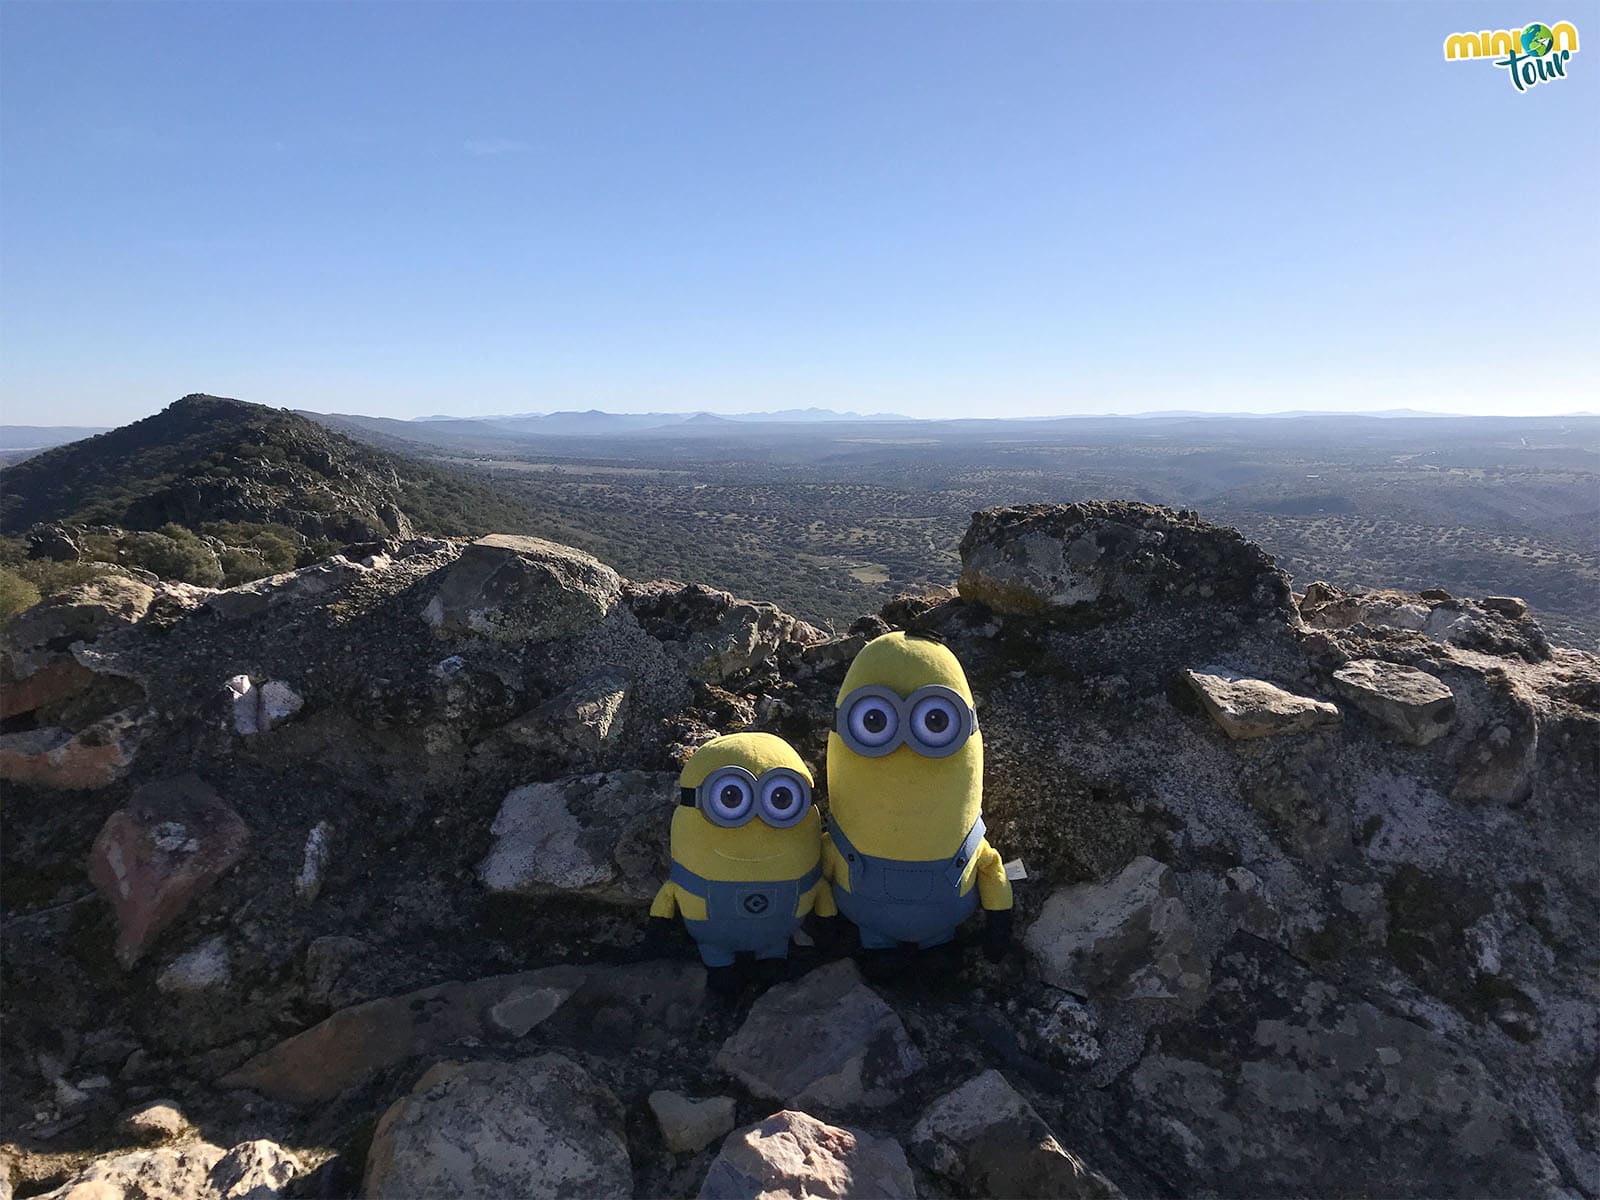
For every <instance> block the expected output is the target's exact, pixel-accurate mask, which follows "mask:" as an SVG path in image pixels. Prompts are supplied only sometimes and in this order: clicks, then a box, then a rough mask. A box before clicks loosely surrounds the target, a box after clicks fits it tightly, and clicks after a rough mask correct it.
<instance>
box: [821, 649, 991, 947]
mask: <svg viewBox="0 0 1600 1200" xmlns="http://www.w3.org/2000/svg"><path fill="white" fill-rule="evenodd" d="M828 806H829V814H830V817H829V824H828V836H827V839H826V842H825V844H824V847H823V869H824V873H825V874H826V876H827V878H828V880H829V882H831V883H832V885H833V895H834V901H835V903H836V904H837V905H838V907H839V910H840V911H841V912H843V913H844V915H845V916H847V917H849V918H850V919H851V920H852V921H853V922H855V924H856V926H857V928H858V929H859V930H860V931H861V945H862V947H863V949H867V950H887V949H890V948H893V947H896V946H899V945H901V944H904V943H910V944H913V945H915V946H917V947H919V948H928V947H932V946H939V945H943V944H944V943H946V942H948V941H950V940H951V939H952V938H953V937H954V936H955V931H956V928H957V927H958V926H959V925H960V924H961V923H962V922H963V921H965V920H966V919H967V918H968V917H969V916H971V915H972V913H973V912H974V911H976V909H977V907H978V905H979V903H980V902H981V903H982V905H983V908H984V909H985V910H986V912H987V914H988V915H987V918H986V922H987V923H986V926H985V929H984V938H983V949H984V954H985V956H986V957H987V958H989V959H990V960H991V961H996V960H998V959H999V958H1001V957H1002V956H1003V955H1004V954H1005V951H1006V947H1007V945H1008V944H1009V942H1010V939H1011V883H1010V881H1009V880H1008V879H1007V878H1006V872H1005V867H1004V865H1003V864H1002V863H1001V860H1000V855H999V854H998V853H997V852H996V851H995V849H994V848H993V847H992V846H990V845H989V843H988V841H986V840H985V838H984V826H983V815H982V808H983V735H982V734H981V733H979V731H978V717H977V713H976V711H975V710H974V709H973V705H972V690H971V689H970V688H969V687H968V686H967V677H966V674H965V672H963V671H962V669H961V664H960V662H958V661H957V659H956V656H955V655H954V654H952V653H951V652H950V651H949V650H948V649H947V648H946V647H945V646H944V645H943V644H942V643H941V642H939V641H937V640H935V639H933V638H929V637H926V636H919V635H917V634H907V633H889V634H884V635H883V636H882V637H879V638H874V639H873V640H872V641H871V642H869V643H868V644H867V645H866V646H865V647H863V648H862V650H861V652H860V653H859V654H857V655H856V658H855V661H854V662H853V663H851V664H850V670H849V671H848V672H847V673H846V675H845V678H844V684H843V685H842V686H841V687H840V689H839V695H838V700H837V703H836V706H835V711H834V728H833V732H832V733H830V734H829V735H828Z"/></svg>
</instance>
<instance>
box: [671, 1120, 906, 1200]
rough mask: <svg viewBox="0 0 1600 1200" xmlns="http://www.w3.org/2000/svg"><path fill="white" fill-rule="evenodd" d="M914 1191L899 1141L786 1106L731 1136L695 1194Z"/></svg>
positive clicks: (863, 1198)
mask: <svg viewBox="0 0 1600 1200" xmlns="http://www.w3.org/2000/svg"><path fill="white" fill-rule="evenodd" d="M916 1194H917V1189H916V1183H915V1181H914V1180H913V1179H912V1176H911V1167H910V1165H909V1164H908V1163H907V1162H906V1154H905V1151H904V1150H902V1149H901V1148H900V1143H898V1142H896V1141H894V1140H893V1139H892V1138H886V1137H874V1136H873V1135H871V1134H868V1133H862V1132H860V1131H859V1130H855V1129H843V1128H840V1127H839V1126H837V1125H827V1124H824V1123H823V1122H821V1121H819V1120H817V1119H816V1118H815V1117H812V1116H808V1115H807V1114H805V1113H803V1112H792V1111H788V1110H785V1111H784V1112H780V1113H775V1114H773V1115H772V1116H770V1117H768V1118H767V1119H766V1120H765V1121H762V1122H760V1123H758V1124H755V1125H751V1126H749V1127H748V1128H746V1129H741V1130H739V1132H737V1133H735V1134H733V1135H732V1136H730V1137H729V1138H728V1140H727V1141H726V1142H724V1143H723V1144H722V1151H721V1153H719V1154H718V1155H717V1157H716V1160H715V1161H714V1162H712V1164H711V1169H710V1170H709V1171H708V1172H706V1178H705V1183H703V1184H702V1185H701V1187H700V1200H787V1198H789V1197H808V1198H809V1197H817V1198H818V1200H845V1198H846V1197H859V1198H860V1200H899V1198H901V1197H905V1198H907V1200H910V1198H912V1197H915V1196H916Z"/></svg>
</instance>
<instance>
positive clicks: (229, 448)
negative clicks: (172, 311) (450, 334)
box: [0, 394, 536, 620]
mask: <svg viewBox="0 0 1600 1200" xmlns="http://www.w3.org/2000/svg"><path fill="white" fill-rule="evenodd" d="M535 520H536V517H535V516H534V515H532V514H531V513H530V512H529V511H528V509H527V507H526V505H524V504H523V503H522V502H521V501H518V500H509V499H506V498H504V497H502V496H500V495H497V494H496V493H495V491H493V490H492V489H491V488H489V487H486V486H485V485H484V484H482V483H480V482H478V481H476V480H473V479H471V478H468V477H466V476H464V475H461V474H458V473H456V472H453V471H451V470H449V469H448V468H441V467H434V466H429V465H424V464H422V463H418V462H415V461H412V460H409V459H406V458H403V457H400V456H396V455H391V454H387V453H384V452H383V451H381V450H377V449H374V448H372V447H370V446H364V445H362V444H360V443H358V442H354V441H351V440H350V439H349V438H347V437H345V436H343V435H342V434H339V433H337V432H334V431H332V430H329V429H326V428H324V427H323V426H320V425H317V424H315V423H313V422H311V421H307V420H306V419H304V418H303V417H300V416H297V415H296V414H294V413H291V412H288V411H285V410H282V409H274V408H269V407H267V406H265V405H260V404H249V403H246V402H244V401H240V400H230V399H225V398H222V397H218V396H206V395H199V394H194V395H188V396H185V397H183V398H182V399H181V400H178V401H176V402H174V403H173V404H170V405H168V406H167V407H166V408H165V409H163V410H162V411H161V412H159V413H157V414H155V415H154V416H151V417H147V418H145V419H144V420H142V421H135V422H134V423H132V424H130V425H125V426H123V427H121V428H119V429H114V430H111V431H110V432H107V433H103V434H100V435H98V436H95V437H91V438H85V439H84V440H82V441H78V442H72V443H70V444H68V445H64V446H58V447H55V448H53V449H51V450H48V451H46V452H44V453H42V454H38V455H36V456H34V457H32V458H29V459H27V460H26V461H24V462H21V463H17V464H15V465H13V466H11V467H9V468H6V469H5V470H4V472H3V473H0V620H3V619H6V618H7V617H9V616H10V615H11V614H13V613H15V612H19V611H21V610H22V609H23V608H25V607H27V606H28V605H29V604H32V603H36V602H37V601H38V600H39V599H40V597H41V596H47V595H50V594H52V593H53V592H56V591H59V590H60V589H61V588H63V587H66V586H71V585H73V584H77V583H81V582H83V581H84V580H85V579H87V578H89V577H91V576H93V575H95V574H98V573H102V572H103V571H104V570H105V569H106V568H107V565H108V564H114V565H116V566H120V567H123V568H132V569H134V570H137V571H145V572H149V573H151V574H153V575H155V576H158V577H159V578H161V579H163V580H171V581H176V582H181V583H191V584H197V585H200V586H204V587H232V586H235V585H237V584H240V583H244V582H247V581H249V580H251V579H257V578H260V577H262V576H266V575H272V574H276V573H279V572H282V571H289V570H293V569H295V568H296V567H302V566H306V565H308V564H310V563H312V562H315V561H317V560H319V559H322V558H326V557H328V556H329V555H330V554H333V553H336V552H337V551H339V550H340V549H341V548H343V547H345V546H349V545H352V544H354V545H360V544H364V543H373V542H381V541H383V540H384V539H387V538H402V539H403V538H409V537H411V536H413V535H414V534H415V533H416V532H418V531H421V530H425V531H427V532H429V533H435V534H444V535H456V536H473V535H477V534H481V533H485V532H487V531H489V530H490V529H494V528H512V529H520V528H526V527H528V526H529V525H531V524H532V523H533V522H534V521H535Z"/></svg>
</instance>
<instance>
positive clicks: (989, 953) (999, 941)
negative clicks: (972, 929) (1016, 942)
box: [983, 908, 1011, 963]
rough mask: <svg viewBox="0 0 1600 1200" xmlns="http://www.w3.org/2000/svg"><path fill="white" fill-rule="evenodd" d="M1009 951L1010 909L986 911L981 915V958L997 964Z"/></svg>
mask: <svg viewBox="0 0 1600 1200" xmlns="http://www.w3.org/2000/svg"><path fill="white" fill-rule="evenodd" d="M1010 949H1011V909H1009V908H991V909H986V910H985V911H984V915H983V956H984V958H986V959H988V960H989V961H990V962H992V963H997V962H999V961H1000V960H1001V959H1002V958H1004V957H1005V956H1006V951H1008V950H1010Z"/></svg>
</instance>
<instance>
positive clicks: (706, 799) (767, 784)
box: [678, 766, 812, 829]
mask: <svg viewBox="0 0 1600 1200" xmlns="http://www.w3.org/2000/svg"><path fill="white" fill-rule="evenodd" d="M678 797H679V798H678V803H679V804H680V805H682V806H683V807H685V808H696V809H699V810H700V815H701V816H703V817H705V819H706V820H708V821H710V822H711V823H712V824H713V825H721V826H722V827H724V828H727V829H731V828H735V827H737V826H740V825H746V824H749V823H750V822H751V821H753V820H755V819H756V818H757V817H759V818H760V819H761V820H762V821H764V822H766V823H767V824H768V825H771V826H773V827H775V828H778V829H787V828H789V827H790V826H791V825H798V824H799V823H800V822H801V820H803V819H804V817H805V815H806V813H807V812H809V811H810V810H811V804H812V796H811V784H810V783H808V782H807V781H806V777H805V776H804V775H802V774H800V772H798V771H794V770H791V769H790V768H788V767H774V768H772V769H771V770H770V771H763V772H762V773H761V774H760V775H759V776H757V775H755V774H754V773H753V772H751V771H749V770H747V769H745V768H744V767H738V766H729V767H719V768H718V769H717V770H715V771H713V772H711V774H710V775H707V776H706V777H705V778H704V779H703V780H701V781H700V786H698V787H692V788H690V787H686V788H680V789H679V792H678Z"/></svg>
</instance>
